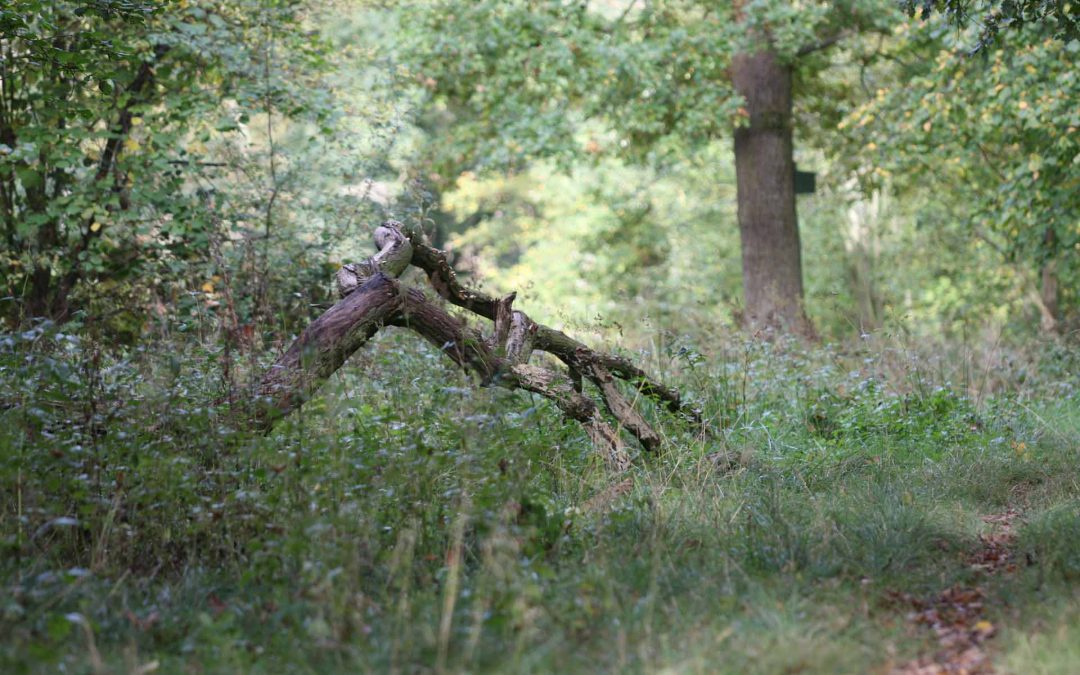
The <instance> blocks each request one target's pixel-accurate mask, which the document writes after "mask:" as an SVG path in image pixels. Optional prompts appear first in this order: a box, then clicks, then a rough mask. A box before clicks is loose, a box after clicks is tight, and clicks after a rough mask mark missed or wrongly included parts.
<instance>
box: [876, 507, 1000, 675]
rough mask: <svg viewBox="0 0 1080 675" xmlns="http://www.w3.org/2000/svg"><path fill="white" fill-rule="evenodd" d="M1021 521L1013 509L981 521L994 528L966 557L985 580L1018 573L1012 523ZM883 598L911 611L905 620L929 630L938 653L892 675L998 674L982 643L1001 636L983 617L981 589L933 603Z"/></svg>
mask: <svg viewBox="0 0 1080 675" xmlns="http://www.w3.org/2000/svg"><path fill="white" fill-rule="evenodd" d="M1019 517H1020V513H1019V512H1018V511H1016V510H1014V509H1010V510H1008V511H1006V512H1004V513H999V514H994V515H989V516H985V517H983V519H982V520H983V522H985V523H989V524H992V525H994V526H995V528H994V531H993V532H991V533H989V534H983V535H980V536H979V543H980V546H979V548H978V550H976V551H974V552H973V553H972V554H971V555H970V556H968V559H967V562H968V565H970V566H971V567H972V568H973V569H974V570H976V571H979V572H982V573H984V574H987V575H992V574H999V573H1012V572H1015V571H1016V563H1015V562H1014V561H1013V553H1012V550H1011V547H1012V543H1013V540H1014V539H1015V534H1014V532H1013V523H1014V522H1015V521H1016V520H1017V519H1018V518H1019ZM885 596H886V599H887V602H889V603H890V604H894V605H898V606H901V607H902V606H907V607H909V608H910V609H911V610H912V611H910V612H909V613H908V615H907V619H908V621H910V622H911V623H913V624H915V625H919V626H925V627H927V628H929V629H931V630H932V631H933V632H934V635H935V637H936V638H937V642H938V646H939V648H940V649H939V650H938V651H937V652H935V653H933V654H929V655H924V656H920V657H919V658H917V659H914V660H912V661H909V662H907V663H904V664H902V665H900V666H897V667H895V668H893V669H892V671H891V672H892V673H893V674H894V675H940V674H944V673H956V674H963V675H985V674H987V673H993V672H994V668H993V666H992V664H991V663H990V658H989V656H988V654H987V653H986V650H985V649H983V643H985V642H986V641H987V640H989V639H990V638H992V637H994V636H995V635H997V627H996V626H994V624H992V623H991V622H990V621H988V620H986V619H985V618H983V613H984V611H985V609H986V605H985V600H986V594H985V592H984V591H983V589H982V588H980V587H978V586H976V587H963V586H953V587H952V588H948V589H946V590H944V591H942V592H941V594H939V595H937V596H936V597H932V598H919V597H915V596H913V595H911V594H910V593H903V592H900V591H895V590H890V591H886V593H885Z"/></svg>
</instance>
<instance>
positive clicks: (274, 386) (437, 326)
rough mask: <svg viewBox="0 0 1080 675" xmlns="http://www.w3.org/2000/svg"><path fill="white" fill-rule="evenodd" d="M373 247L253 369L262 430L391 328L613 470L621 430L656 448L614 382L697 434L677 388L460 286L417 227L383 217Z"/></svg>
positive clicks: (622, 451)
mask: <svg viewBox="0 0 1080 675" xmlns="http://www.w3.org/2000/svg"><path fill="white" fill-rule="evenodd" d="M375 244H376V247H377V248H378V252H377V253H376V254H375V255H374V256H372V257H371V258H369V259H367V260H365V261H363V262H360V263H353V264H348V265H345V266H344V267H342V268H341V270H339V271H338V274H337V278H336V282H337V287H338V293H339V295H341V296H342V299H341V301H340V302H338V303H337V304H335V305H334V306H333V307H331V308H330V309H329V310H327V311H326V313H324V314H323V315H322V316H320V317H319V318H318V319H316V320H315V321H313V322H312V323H311V325H310V326H308V327H307V329H305V330H304V332H303V333H302V334H301V335H300V337H299V338H297V340H296V341H295V342H294V343H293V344H292V346H291V347H289V349H288V350H287V351H286V352H285V353H284V354H283V355H282V356H281V357H280V358H279V359H278V360H277V361H276V362H275V363H274V364H273V365H272V366H271V367H270V368H269V370H267V372H266V373H265V374H264V375H263V378H262V380H261V381H260V383H259V385H258V387H257V394H258V397H257V412H256V415H255V420H256V424H257V426H259V427H260V428H262V429H264V430H265V429H269V428H270V427H271V426H272V425H273V424H274V422H275V421H276V420H277V419H280V418H281V417H283V416H285V415H288V414H289V413H290V412H292V411H294V410H296V409H297V408H298V407H299V406H301V405H302V404H303V403H304V401H305V400H307V399H308V398H309V397H310V396H311V395H312V393H313V392H314V391H315V390H316V389H318V387H319V386H320V385H321V384H322V383H323V382H324V381H325V380H326V379H327V378H328V377H329V376H330V375H331V374H333V373H334V372H335V371H336V370H337V369H338V368H340V367H341V366H342V365H343V364H344V363H345V361H346V359H348V357H349V356H350V355H352V353H353V352H355V351H356V350H357V349H359V348H360V347H361V346H363V344H364V343H365V342H367V340H368V339H370V338H371V336H373V335H374V334H375V333H376V332H377V331H378V330H379V328H381V327H383V326H396V327H400V328H407V329H409V330H412V331H414V332H416V333H418V334H419V335H421V336H422V337H424V338H425V339H426V340H427V341H428V342H430V343H431V344H433V345H435V347H436V348H438V349H439V350H440V351H442V352H443V353H445V354H446V355H447V356H448V357H449V358H450V359H451V360H453V361H454V363H456V364H457V365H458V366H460V367H461V368H463V369H465V370H466V371H468V372H470V373H473V374H475V375H477V376H478V377H479V378H480V382H481V384H482V385H484V386H490V385H498V386H502V387H506V388H508V389H524V390H526V391H530V392H533V393H536V394H539V395H541V396H544V397H545V398H547V399H549V400H551V401H552V402H553V403H554V404H555V405H556V406H557V407H558V408H559V410H560V411H562V413H563V414H564V415H565V416H566V417H568V418H570V419H573V420H575V421H577V422H578V423H580V424H581V425H582V427H584V429H585V432H586V433H587V434H588V436H589V438H590V439H591V440H592V442H593V445H594V446H595V447H596V449H597V451H598V452H600V454H601V456H602V457H603V459H604V461H605V462H606V463H607V464H608V466H609V467H611V468H612V469H614V470H615V471H624V470H626V469H627V468H629V466H630V456H629V454H628V453H627V451H626V448H625V447H624V445H623V443H622V440H621V436H620V433H619V432H620V430H621V429H625V430H626V431H628V432H630V434H632V435H633V436H634V437H635V438H637V440H638V442H640V443H641V445H642V447H643V448H645V449H646V450H648V451H656V450H658V449H659V448H660V445H661V440H662V439H661V437H660V435H659V434H658V433H657V432H656V430H655V429H653V428H652V426H651V425H650V424H649V423H648V422H647V421H646V420H645V418H644V417H642V415H641V413H639V412H638V410H637V409H636V408H635V406H634V401H631V400H628V399H627V397H626V396H624V395H623V392H622V391H621V390H620V388H619V387H618V385H617V384H616V380H623V381H625V382H627V383H629V384H630V385H632V386H633V387H634V388H635V389H636V391H637V393H638V394H639V396H644V397H648V398H651V399H653V400H655V401H656V402H657V403H660V404H662V405H663V406H665V407H666V408H667V409H668V410H669V411H671V412H672V413H674V414H676V415H678V416H680V417H681V418H683V419H685V420H687V421H689V422H691V423H692V424H694V425H696V426H697V427H698V428H699V429H700V430H701V431H702V432H704V431H706V430H707V429H706V427H705V424H704V422H703V421H702V418H701V415H700V413H699V412H698V411H697V410H694V409H692V408H690V407H689V406H687V405H686V404H685V403H684V402H683V400H682V398H681V397H680V395H679V392H678V391H677V390H675V389H673V388H671V387H667V386H665V385H663V384H662V383H660V382H657V381H655V380H653V379H652V378H650V377H649V376H648V375H647V374H646V373H645V371H643V370H641V369H640V368H638V367H636V366H635V365H633V364H632V363H631V362H630V361H628V360H627V359H625V358H623V357H620V356H616V355H612V354H606V353H603V352H598V351H595V350H592V349H590V348H589V347H587V346H585V345H584V344H582V343H580V342H578V341H577V340H574V339H573V338H571V337H570V336H568V335H566V334H564V333H562V332H560V331H557V330H555V329H552V328H549V327H547V326H544V325H541V324H538V323H536V322H535V321H533V320H532V319H530V318H529V317H528V315H527V314H525V313H524V312H521V311H519V310H516V309H514V308H513V303H514V299H515V294H513V293H511V294H510V295H507V296H504V297H502V298H494V297H490V296H487V295H485V294H483V293H480V292H477V291H475V290H471V289H467V288H465V287H463V286H462V285H461V284H460V283H459V282H458V280H457V275H456V274H455V273H454V270H453V268H452V267H451V266H450V264H449V262H448V260H447V258H446V254H445V253H443V252H442V251H440V250H438V249H435V248H432V247H431V246H429V245H427V244H426V243H425V242H424V240H423V236H422V235H421V234H420V233H419V232H411V231H408V230H406V228H405V227H404V226H403V225H402V224H401V223H399V222H396V221H387V222H385V223H383V224H382V225H381V226H380V227H379V228H377V229H376V231H375ZM409 265H413V266H415V267H417V268H419V269H421V270H423V271H424V272H426V273H427V276H428V280H429V281H430V282H431V286H432V288H434V290H435V291H436V293H437V294H438V295H439V296H440V297H441V299H442V300H445V301H446V302H449V303H450V304H452V305H456V306H458V307H460V308H462V309H464V310H467V311H469V312H471V313H473V314H476V315H478V316H480V317H483V318H485V319H487V320H489V321H491V322H492V324H493V329H492V332H491V335H490V336H485V335H483V334H482V333H481V332H480V331H478V330H476V329H474V328H470V327H468V326H467V325H466V324H465V322H464V321H462V320H461V319H459V318H457V317H454V316H452V315H451V314H450V313H449V312H447V310H446V309H445V308H444V307H443V305H442V303H441V302H438V301H434V300H431V299H429V298H428V297H427V296H426V295H425V294H424V293H423V292H422V291H420V290H419V289H415V288H408V287H406V286H405V285H403V284H402V283H401V282H400V281H398V279H397V277H399V276H400V275H401V274H402V273H403V272H404V271H405V270H406V269H407V268H408V267H409ZM534 351H542V352H548V353H550V354H552V355H553V356H555V357H556V358H557V359H559V360H560V361H562V363H563V364H565V366H566V369H567V372H566V373H565V374H563V373H560V372H558V371H556V370H552V369H550V368H547V367H542V366H538V365H533V364H530V363H529V358H530V356H532V354H533V352H534ZM583 378H584V379H587V380H588V381H589V382H591V383H592V384H593V385H595V387H596V389H597V391H598V393H599V395H600V399H601V400H602V401H603V403H604V409H606V411H607V413H608V414H607V415H605V414H604V413H603V412H602V411H601V410H600V408H599V407H598V406H597V404H596V403H595V402H594V401H593V399H592V398H591V397H590V396H587V395H586V394H585V393H584V392H583V390H582V380H583ZM635 398H637V397H635ZM609 420H610V421H609ZM612 421H613V422H614V426H613V425H612Z"/></svg>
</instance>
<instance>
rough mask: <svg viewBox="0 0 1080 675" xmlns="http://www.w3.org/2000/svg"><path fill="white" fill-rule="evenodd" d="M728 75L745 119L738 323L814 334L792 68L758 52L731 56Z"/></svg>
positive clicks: (738, 160)
mask: <svg viewBox="0 0 1080 675" xmlns="http://www.w3.org/2000/svg"><path fill="white" fill-rule="evenodd" d="M731 74H732V80H733V82H734V84H735V89H736V91H738V92H739V93H740V94H741V95H742V96H743V98H745V99H746V110H747V112H748V113H749V117H750V120H749V125H748V126H745V127H741V128H739V129H737V130H736V131H735V179H736V187H737V193H738V208H739V234H740V238H741V242H742V265H743V297H744V301H745V306H746V313H745V316H744V320H745V323H746V325H747V327H749V328H751V329H769V328H772V329H777V330H783V331H791V332H795V333H799V334H802V335H806V336H812V335H813V326H812V325H811V324H810V321H809V320H808V319H807V318H806V313H805V311H804V308H803V281H802V259H801V253H800V249H799V225H798V221H797V220H796V216H795V162H794V158H793V154H792V153H793V147H792V136H791V126H792V125H791V67H790V66H788V65H785V64H783V63H782V62H781V61H780V60H779V58H778V57H777V56H776V54H775V53H773V52H772V51H771V50H768V49H764V50H763V51H759V52H757V53H754V54H739V55H737V56H736V57H735V58H734V59H733V61H732V65H731Z"/></svg>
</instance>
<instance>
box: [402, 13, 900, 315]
mask: <svg viewBox="0 0 1080 675" xmlns="http://www.w3.org/2000/svg"><path fill="white" fill-rule="evenodd" d="M895 10H896V7H895V5H893V4H892V3H889V2H884V1H880V2H875V1H873V0H861V1H860V0H849V1H845V2H834V3H825V2H813V3H804V4H799V5H794V4H792V3H788V2H779V1H773V0H759V1H755V2H737V3H734V4H733V6H723V7H720V6H717V5H716V4H715V3H706V2H691V1H680V2H676V1H671V2H645V3H643V4H642V5H640V6H639V4H638V3H637V2H634V1H630V2H626V3H621V6H618V7H612V4H611V3H609V4H607V5H605V6H604V7H600V8H597V9H595V10H593V9H590V8H589V7H588V6H587V3H582V4H575V5H572V6H568V5H566V4H565V3H562V2H518V3H510V4H507V3H489V2H482V3H476V4H474V5H472V6H470V7H469V8H468V9H467V10H464V11H463V10H462V9H461V7H460V6H459V5H456V4H455V5H453V6H452V5H451V4H448V3H438V4H436V5H434V6H433V7H426V8H425V9H424V10H423V11H422V19H423V21H422V22H421V23H420V25H422V26H424V29H422V30H420V31H418V33H417V39H416V40H415V41H414V44H413V53H414V54H415V61H416V68H417V70H418V77H419V79H420V80H421V81H422V82H423V83H424V84H425V86H427V87H428V88H429V89H430V90H431V92H432V93H433V95H434V98H435V101H436V102H437V104H438V105H439V106H441V109H442V110H443V111H444V113H445V114H448V115H450V116H452V117H453V118H454V119H455V120H456V122H457V125H456V130H455V133H454V134H453V137H452V145H451V146H450V147H449V148H448V149H449V151H450V153H451V154H452V155H453V156H455V157H456V158H458V159H460V160H461V162H460V164H461V166H462V168H477V167H484V166H485V165H487V166H502V167H505V166H507V165H511V164H513V163H514V162H520V161H522V160H528V159H529V158H534V157H539V156H548V155H556V156H567V155H570V154H575V153H577V152H579V151H580V143H576V142H575V139H574V134H575V129H577V128H579V127H580V123H581V120H583V119H589V118H593V119H600V120H603V122H604V123H605V124H607V125H609V126H610V127H611V128H612V129H614V131H615V133H616V134H617V135H618V141H617V143H616V144H615V145H616V147H617V148H618V151H619V152H620V153H621V154H623V155H625V156H628V157H630V158H633V159H635V160H639V161H649V162H662V161H663V159H664V158H665V157H666V156H669V155H670V154H672V153H687V152H693V150H694V148H695V146H698V145H701V144H703V143H706V142H708V141H710V140H712V139H716V138H722V137H725V136H729V135H730V134H732V133H733V132H734V137H735V143H734V149H735V161H736V179H737V184H738V213H739V230H740V234H741V242H742V243H741V245H742V252H743V253H742V260H743V290H744V299H745V315H744V318H745V322H746V324H747V325H748V326H749V327H751V328H781V329H786V330H792V331H796V332H800V333H804V334H805V333H811V332H812V330H813V329H812V326H811V324H810V322H809V321H808V320H807V318H806V314H805V310H804V304H803V303H804V299H803V283H802V262H801V253H800V246H799V231H798V224H797V221H796V210H795V191H794V161H793V148H794V143H793V132H794V123H793V120H794V118H793V106H795V105H796V104H797V102H798V101H797V99H798V96H797V94H801V95H803V96H806V95H807V94H808V93H812V91H813V90H814V87H815V82H816V81H817V80H818V79H819V76H820V75H821V73H822V72H823V71H824V70H825V69H826V68H827V66H828V60H827V59H825V58H822V57H821V53H822V52H824V51H825V50H827V49H828V48H830V47H832V46H834V45H837V44H839V43H841V42H842V41H844V40H847V39H848V38H852V37H856V36H858V35H860V34H865V33H866V32H875V31H886V30H891V28H892V26H893V25H894V23H895V21H896V20H897V18H898V14H897V13H896V12H895Z"/></svg>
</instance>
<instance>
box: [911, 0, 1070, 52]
mask: <svg viewBox="0 0 1080 675" xmlns="http://www.w3.org/2000/svg"><path fill="white" fill-rule="evenodd" d="M902 4H903V7H904V9H905V11H907V13H908V16H915V12H916V10H918V11H919V14H920V16H921V17H922V18H923V19H927V18H929V17H930V16H931V14H932V13H933V12H934V11H938V12H941V13H942V14H944V15H945V16H946V18H947V19H948V21H949V22H950V23H952V24H953V25H954V26H956V27H957V28H958V29H964V28H967V27H968V25H969V24H970V23H973V22H975V23H978V24H981V25H980V29H979V39H978V42H977V43H976V46H975V50H976V51H977V50H981V49H984V48H986V47H989V46H990V45H992V44H994V42H996V41H997V40H998V38H999V37H1000V34H1001V32H1002V29H1005V30H1006V31H1009V30H1018V29H1023V28H1025V27H1030V26H1032V25H1034V26H1037V27H1038V29H1039V31H1040V32H1051V33H1052V34H1053V35H1054V37H1057V38H1061V39H1063V40H1065V41H1068V40H1076V39H1080V15H1078V14H1077V10H1076V7H1075V6H1074V5H1073V4H1072V3H1071V2H1068V1H1063V0H975V1H973V0H903V1H902Z"/></svg>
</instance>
